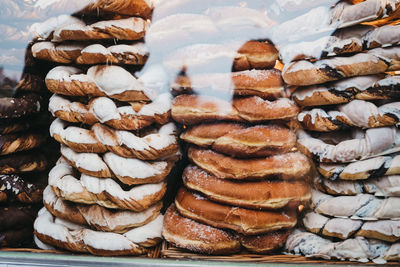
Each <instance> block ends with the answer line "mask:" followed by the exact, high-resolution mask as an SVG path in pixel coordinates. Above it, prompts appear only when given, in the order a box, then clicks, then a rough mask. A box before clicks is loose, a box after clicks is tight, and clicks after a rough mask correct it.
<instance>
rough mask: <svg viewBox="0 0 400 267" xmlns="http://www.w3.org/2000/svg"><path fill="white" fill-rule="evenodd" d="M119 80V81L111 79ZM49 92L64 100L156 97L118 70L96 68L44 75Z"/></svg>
mask: <svg viewBox="0 0 400 267" xmlns="http://www.w3.org/2000/svg"><path fill="white" fill-rule="evenodd" d="M115 77H119V79H115ZM46 86H47V88H48V89H49V91H51V92H53V93H55V94H60V95H66V96H92V97H98V96H108V97H110V98H113V99H117V100H120V101H126V102H129V101H145V102H148V101H150V99H154V98H156V97H157V93H156V92H155V91H154V90H150V89H148V88H146V86H145V85H144V84H143V83H142V82H141V81H139V79H137V78H136V77H134V76H133V75H132V74H131V73H130V72H128V71H127V70H125V69H124V68H122V67H120V66H113V65H109V66H107V65H96V66H93V67H91V68H89V69H88V70H87V72H86V73H85V72H84V71H83V70H81V69H78V68H75V67H70V66H58V67H55V68H53V69H52V70H50V71H49V73H48V74H47V75H46Z"/></svg>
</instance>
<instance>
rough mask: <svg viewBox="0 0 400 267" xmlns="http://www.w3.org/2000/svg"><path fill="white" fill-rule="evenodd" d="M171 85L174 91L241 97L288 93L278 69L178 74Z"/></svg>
mask: <svg viewBox="0 0 400 267" xmlns="http://www.w3.org/2000/svg"><path fill="white" fill-rule="evenodd" d="M207 71H208V69H207ZM221 71H223V70H221ZM170 87H171V91H172V93H174V94H182V93H189V94H191V93H197V94H200V95H206V94H207V93H208V92H210V93H211V94H212V93H215V92H218V93H222V94H231V95H232V94H233V95H238V96H259V97H261V98H263V99H269V100H274V99H277V98H280V97H285V96H286V92H285V88H284V84H283V80H282V76H281V72H280V71H279V70H277V69H270V70H255V69H253V70H245V71H239V72H232V73H207V74H190V76H178V77H177V78H176V79H175V81H174V82H173V83H172V84H171V85H170Z"/></svg>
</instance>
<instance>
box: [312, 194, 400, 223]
mask: <svg viewBox="0 0 400 267" xmlns="http://www.w3.org/2000/svg"><path fill="white" fill-rule="evenodd" d="M399 200H400V199H399V198H398V197H388V198H384V199H380V198H377V197H375V196H373V195H369V194H359V195H355V196H330V195H327V194H324V193H322V192H319V191H316V190H313V192H312V205H313V208H314V210H315V212H317V213H320V214H323V215H328V216H332V217H340V218H351V219H360V220H379V219H394V220H398V218H400V201H399Z"/></svg>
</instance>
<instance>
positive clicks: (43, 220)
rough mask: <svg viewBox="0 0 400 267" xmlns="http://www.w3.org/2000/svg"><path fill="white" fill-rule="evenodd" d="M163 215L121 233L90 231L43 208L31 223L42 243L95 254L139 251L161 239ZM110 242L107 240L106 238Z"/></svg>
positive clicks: (137, 252) (126, 253)
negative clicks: (33, 222)
mask: <svg viewBox="0 0 400 267" xmlns="http://www.w3.org/2000/svg"><path fill="white" fill-rule="evenodd" d="M162 222H163V216H162V215H160V216H158V217H157V218H156V219H155V220H153V221H151V222H150V223H148V224H146V225H144V226H141V227H138V228H135V229H132V230H130V231H129V232H126V233H124V234H116V233H111V232H101V231H93V230H90V229H89V228H86V227H84V226H82V225H79V224H74V223H71V222H69V221H65V220H62V219H59V218H56V217H54V216H53V215H51V213H50V212H48V211H47V210H46V208H43V209H41V210H40V211H39V214H38V217H37V219H36V220H35V224H34V233H35V236H36V237H37V238H38V239H39V240H40V241H41V242H43V243H45V244H47V245H51V246H54V247H58V248H61V249H65V250H69V251H73V252H83V253H91V254H93V255H98V256H122V255H141V254H144V253H145V252H146V249H145V248H144V247H148V246H155V245H157V244H158V243H159V242H160V241H161V229H162ZM111 240H112V241H113V242H110V241H111Z"/></svg>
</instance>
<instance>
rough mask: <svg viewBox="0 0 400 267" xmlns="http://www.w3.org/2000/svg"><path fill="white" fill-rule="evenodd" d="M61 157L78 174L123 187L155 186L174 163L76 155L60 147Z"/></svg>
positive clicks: (111, 156)
mask: <svg viewBox="0 0 400 267" xmlns="http://www.w3.org/2000/svg"><path fill="white" fill-rule="evenodd" d="M60 152H61V155H62V157H63V159H64V160H66V161H67V162H68V163H69V164H70V165H71V166H73V167H74V168H76V169H77V170H78V171H79V172H81V173H83V174H86V175H89V176H93V177H98V178H116V179H118V180H119V181H120V182H121V183H123V184H125V185H138V184H155V183H160V182H162V181H164V180H165V178H166V177H167V175H168V174H169V173H170V172H171V170H172V168H173V167H174V165H175V162H176V158H178V157H176V156H173V157H174V158H173V159H167V160H159V161H144V160H139V159H135V158H124V157H120V156H118V155H115V154H113V153H111V152H108V153H106V154H96V153H77V152H75V151H73V150H72V149H70V148H68V147H66V146H64V145H62V146H61V150H60Z"/></svg>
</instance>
